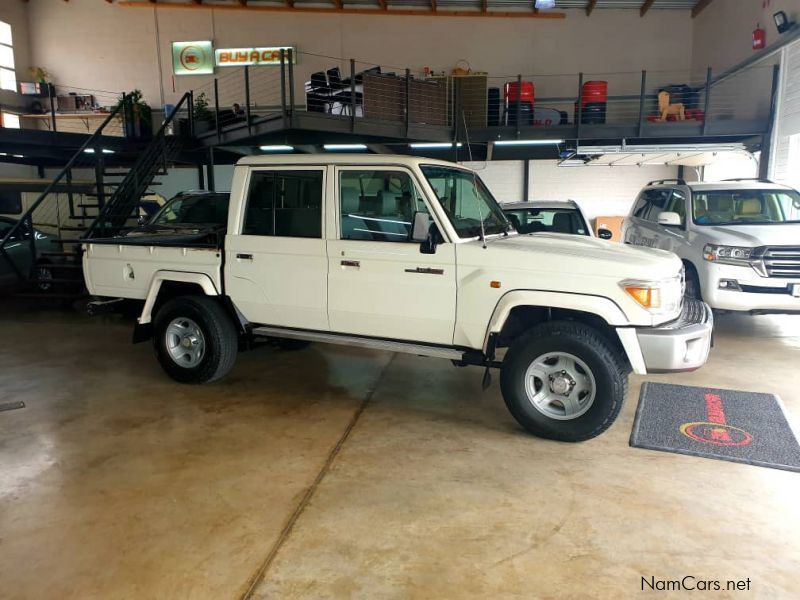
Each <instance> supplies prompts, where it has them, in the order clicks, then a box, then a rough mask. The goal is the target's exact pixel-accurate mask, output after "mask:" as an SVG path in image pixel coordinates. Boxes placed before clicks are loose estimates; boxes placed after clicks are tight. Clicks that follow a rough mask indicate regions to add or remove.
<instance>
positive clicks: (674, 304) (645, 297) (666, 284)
mask: <svg viewBox="0 0 800 600" xmlns="http://www.w3.org/2000/svg"><path fill="white" fill-rule="evenodd" d="M619 285H620V287H622V289H623V290H625V291H626V292H627V293H628V295H629V296H630V297H631V298H633V299H634V300H635V301H636V303H637V304H638V305H639V306H641V307H642V308H644V309H646V310H648V311H649V312H651V313H652V314H654V315H670V314H673V313H676V312H679V311H680V309H681V306H682V302H683V291H684V290H683V288H684V283H683V273H682V272H681V274H680V275H678V277H673V278H672V279H663V280H660V281H646V280H634V279H626V280H625V281H622V282H620V284H619Z"/></svg>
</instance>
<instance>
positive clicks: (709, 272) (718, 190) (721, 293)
mask: <svg viewBox="0 0 800 600" xmlns="http://www.w3.org/2000/svg"><path fill="white" fill-rule="evenodd" d="M624 241H625V243H627V244H634V245H638V246H647V247H649V248H661V249H663V250H669V251H671V252H674V253H675V254H677V255H678V256H679V257H680V258H681V259H682V260H683V262H684V265H685V266H686V288H687V293H688V294H689V296H691V297H693V298H697V299H700V298H702V299H703V300H705V301H706V302H707V303H708V304H709V305H710V306H711V307H712V308H715V309H719V310H725V311H746V312H750V313H753V314H765V313H793V312H800V194H798V193H797V191H796V190H793V189H792V188H789V187H786V186H783V185H778V184H775V183H772V182H770V181H765V180H749V179H733V180H728V181H724V182H722V183H688V184H687V183H686V182H685V181H683V180H679V179H678V180H662V181H654V182H651V183H650V184H649V185H648V186H647V187H646V188H645V189H644V190H642V192H641V193H640V194H639V197H638V198H637V200H636V203H635V204H634V206H633V209H632V211H631V214H630V216H629V218H628V220H627V222H626V224H625V233H624Z"/></svg>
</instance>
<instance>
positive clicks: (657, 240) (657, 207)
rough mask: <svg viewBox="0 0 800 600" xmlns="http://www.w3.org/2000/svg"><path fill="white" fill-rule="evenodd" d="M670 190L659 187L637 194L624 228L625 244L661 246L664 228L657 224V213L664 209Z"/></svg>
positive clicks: (650, 246)
mask: <svg viewBox="0 0 800 600" xmlns="http://www.w3.org/2000/svg"><path fill="white" fill-rule="evenodd" d="M671 192H672V190H671V188H660V189H649V190H644V191H643V192H642V193H641V194H639V198H638V199H637V200H636V204H635V205H634V207H633V212H632V213H631V216H630V219H629V221H630V223H629V225H628V227H627V228H626V230H625V243H626V244H633V245H635V246H647V247H649V248H660V247H661V245H662V243H663V238H664V231H663V229H664V228H663V227H662V226H661V225H659V224H658V215H660V214H661V213H662V212H663V211H664V210H665V209H666V206H667V202H668V201H669V198H670V194H671Z"/></svg>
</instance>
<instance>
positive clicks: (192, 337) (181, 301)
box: [153, 296, 238, 383]
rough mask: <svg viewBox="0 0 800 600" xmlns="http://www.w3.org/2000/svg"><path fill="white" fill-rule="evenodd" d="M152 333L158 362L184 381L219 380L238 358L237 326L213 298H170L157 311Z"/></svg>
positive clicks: (165, 369)
mask: <svg viewBox="0 0 800 600" xmlns="http://www.w3.org/2000/svg"><path fill="white" fill-rule="evenodd" d="M153 333H154V336H153V343H154V345H155V351H156V356H157V358H158V362H159V363H160V364H161V367H162V368H163V369H164V371H166V372H167V374H168V375H169V376H170V377H172V378H173V379H174V380H176V381H180V382H181V383H208V382H210V381H214V380H216V379H220V378H221V377H223V376H225V375H226V374H227V373H228V371H230V370H231V368H232V367H233V363H234V362H235V361H236V352H237V349H238V335H237V333H236V328H235V327H234V325H233V322H232V321H231V319H230V317H229V316H228V314H227V313H226V312H225V310H224V309H223V308H222V306H220V305H219V303H218V302H216V301H215V300H213V299H211V298H206V297H203V296H186V297H183V298H175V299H174V300H170V301H169V302H167V303H166V304H165V305H164V306H163V307H161V309H160V310H159V311H158V313H156V317H155V322H154V327H153Z"/></svg>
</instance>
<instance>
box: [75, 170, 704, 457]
mask: <svg viewBox="0 0 800 600" xmlns="http://www.w3.org/2000/svg"><path fill="white" fill-rule="evenodd" d="M83 247H84V256H83V261H84V272H85V277H86V284H87V286H88V289H89V290H90V292H91V293H92V294H94V295H95V296H97V297H98V298H99V299H100V301H104V302H109V301H110V300H113V299H118V298H125V299H134V300H139V301H141V302H142V310H141V316H140V317H139V319H138V325H137V326H136V330H135V332H134V339H135V340H143V339H148V338H152V340H153V344H154V347H155V353H156V356H157V357H158V360H159V361H160V363H161V365H162V367H163V368H164V370H165V371H166V372H167V373H168V374H169V375H170V376H171V377H173V378H174V379H176V380H178V381H181V382H187V383H203V382H209V381H213V380H215V379H219V378H220V377H222V376H224V375H225V374H226V373H227V372H228V371H229V370H230V369H231V368H232V367H233V364H234V361H235V359H236V354H237V350H238V349H239V348H246V347H252V346H253V345H254V343H256V342H257V341H259V340H263V339H268V340H269V339H272V340H277V343H278V345H279V346H284V347H286V346H290V345H293V346H297V345H298V344H303V343H307V342H326V343H333V344H347V345H355V346H361V347H368V348H376V349H383V350H389V351H393V352H405V353H410V354H417V355H421V356H429V357H437V358H445V359H450V360H452V361H453V362H454V363H455V364H457V365H460V366H462V365H478V366H480V367H483V368H484V369H486V371H485V375H484V383H485V384H487V385H488V381H489V378H488V374H489V369H490V368H499V369H500V384H501V390H502V394H503V398H504V399H505V402H506V404H507V406H508V408H509V409H510V411H511V413H512V414H513V416H514V417H515V418H516V419H517V420H518V421H519V422H520V423H521V424H522V426H523V427H525V428H526V429H527V430H528V431H530V432H532V433H534V434H536V435H539V436H543V437H548V438H553V439H559V440H566V441H578V440H585V439H588V438H591V437H594V436H596V435H598V434H599V433H601V432H602V431H604V430H605V429H606V428H608V427H609V426H610V425H611V423H612V422H613V421H614V419H615V418H616V417H617V415H618V413H619V411H620V408H621V406H622V403H623V400H624V398H625V393H626V387H627V379H628V374H629V373H630V372H631V371H634V372H636V373H642V374H643V373H647V372H648V371H650V372H664V371H688V370H693V369H696V368H698V367H700V366H701V365H703V364H704V363H705V361H706V358H707V356H708V351H709V345H710V339H711V330H712V316H711V311H710V310H709V309H708V307H707V306H706V305H705V304H704V303H702V302H699V301H695V300H688V301H684V294H683V291H684V290H683V285H684V280H683V265H682V263H681V261H680V260H679V259H678V258H677V257H676V256H675V255H674V254H671V253H668V252H664V251H661V250H652V249H640V248H632V247H628V246H622V245H617V244H613V243H609V242H606V241H603V240H598V239H595V238H590V237H582V236H571V235H565V234H557V233H537V234H531V235H521V234H519V233H517V232H516V231H514V229H513V227H512V225H511V223H510V222H509V221H508V220H507V219H506V217H505V215H504V214H503V211H502V209H501V208H500V206H499V205H498V204H497V202H496V201H495V199H494V198H493V197H492V195H491V194H490V193H489V191H488V190H487V188H486V186H485V185H484V184H483V182H482V181H481V180H480V178H479V177H478V176H477V174H476V173H475V172H473V171H470V170H468V169H465V168H462V167H460V166H458V165H455V164H452V163H447V162H443V161H436V160H430V159H423V158H413V157H408V156H385V155H374V156H373V155H369V156H363V155H327V154H326V155H305V156H293V155H287V156H269V157H267V156H259V157H249V158H244V159H242V160H241V161H240V162H239V163H238V164H237V166H236V167H235V170H234V176H233V182H232V189H231V195H230V205H229V214H228V224H227V233H226V235H225V236H224V239H222V241H221V242H220V243H218V244H213V243H210V242H208V240H207V238H206V242H205V243H199V242H198V240H197V237H196V236H186V237H185V238H182V237H181V236H180V234H177V233H176V232H174V231H170V232H168V233H167V234H161V233H159V232H153V233H152V234H149V235H148V234H142V235H136V236H125V237H116V238H111V239H91V240H86V241H85V243H84V245H83Z"/></svg>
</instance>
